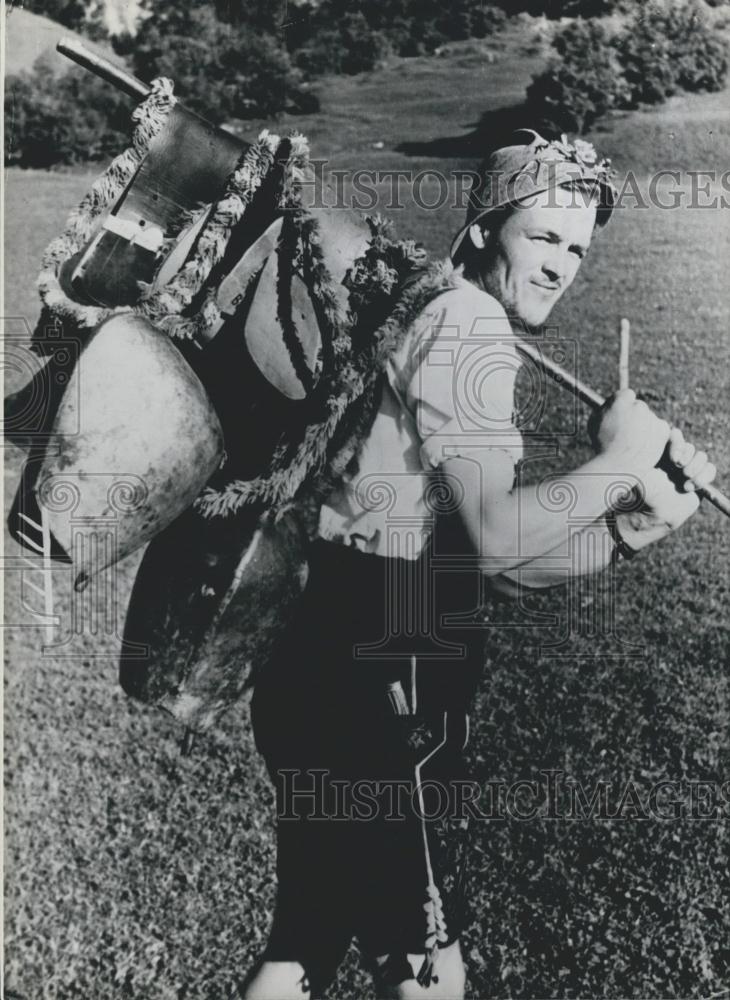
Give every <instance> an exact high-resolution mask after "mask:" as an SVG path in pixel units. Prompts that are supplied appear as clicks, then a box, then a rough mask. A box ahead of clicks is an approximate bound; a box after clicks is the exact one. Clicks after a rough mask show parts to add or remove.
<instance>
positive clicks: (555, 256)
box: [542, 248, 566, 284]
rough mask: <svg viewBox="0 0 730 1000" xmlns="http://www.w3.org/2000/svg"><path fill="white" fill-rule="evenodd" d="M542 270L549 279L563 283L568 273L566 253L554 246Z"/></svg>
mask: <svg viewBox="0 0 730 1000" xmlns="http://www.w3.org/2000/svg"><path fill="white" fill-rule="evenodd" d="M542 272H543V274H544V275H545V277H546V278H547V279H548V280H549V281H551V282H553V283H555V284H558V283H561V282H562V281H563V279H564V278H565V274H566V260H565V255H564V254H563V253H562V252H561V251H560V250H558V249H556V248H554V249H553V252H552V253H551V254H550V256H549V257H548V258H546V260H544V261H543V264H542Z"/></svg>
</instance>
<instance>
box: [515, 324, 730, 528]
mask: <svg viewBox="0 0 730 1000" xmlns="http://www.w3.org/2000/svg"><path fill="white" fill-rule="evenodd" d="M515 346H516V348H517V350H518V351H520V352H521V353H522V354H524V355H525V357H527V358H529V359H530V360H531V361H533V362H534V363H535V365H536V366H537V367H538V368H539V369H540V371H541V372H544V373H545V374H546V375H547V376H548V377H549V378H551V379H552V380H553V382H555V383H556V384H557V385H559V386H560V387H561V388H562V389H567V390H568V392H571V393H572V394H573V395H574V396H577V397H578V399H580V400H582V402H584V403H587V404H588V406H590V407H591V408H592V409H594V410H599V409H600V408H601V407H602V406H605V405H606V400H605V398H604V397H603V396H602V395H601V394H600V393H599V392H596V391H595V389H591V387H590V386H589V385H586V383H585V382H581V380H580V379H578V378H576V377H575V376H574V375H571V374H570V372H567V371H566V370H565V369H564V368H561V367H560V365H556V364H555V362H554V361H549V360H548V359H547V358H546V357H544V356H543V354H542V352H541V351H540V349H539V348H538V347H534V346H533V345H532V344H528V343H526V342H525V341H524V340H517V342H516V344H515ZM697 496H700V497H704V499H705V500H709V501H710V503H711V504H712V505H713V507H717V509H718V510H719V511H721V512H722V513H723V514H725V515H726V516H727V517H730V497H726V496H725V494H724V493H721V492H720V490H718V489H717V487H716V486H713V485H712V484H710V485H709V486H703V487H702V489H700V490H697Z"/></svg>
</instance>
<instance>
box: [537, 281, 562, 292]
mask: <svg viewBox="0 0 730 1000" xmlns="http://www.w3.org/2000/svg"><path fill="white" fill-rule="evenodd" d="M531 283H532V284H533V285H536V286H537V287H538V288H541V289H542V290H543V291H544V292H557V291H559V289H560V285H546V284H544V283H543V282H542V281H532V282H531Z"/></svg>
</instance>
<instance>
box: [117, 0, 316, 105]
mask: <svg viewBox="0 0 730 1000" xmlns="http://www.w3.org/2000/svg"><path fill="white" fill-rule="evenodd" d="M131 55H132V61H133V65H134V70H135V72H136V73H137V75H138V76H140V77H141V78H142V79H143V80H151V79H153V78H154V77H156V76H169V77H170V78H171V79H173V80H174V81H175V93H176V95H177V96H178V97H179V98H180V99H181V100H182V101H183V103H184V104H185V105H186V106H187V107H189V108H191V109H192V110H194V111H197V112H198V113H199V114H201V115H204V116H205V117H206V118H208V119H210V120H211V121H213V122H215V123H220V122H223V121H227V120H229V119H231V118H244V119H245V118H262V117H268V116H272V115H276V114H278V113H279V112H280V111H284V110H288V111H295V112H296V111H300V110H303V109H304V108H306V109H307V110H313V109H314V105H316V99H315V98H314V95H312V94H311V93H310V92H309V91H308V90H307V87H306V85H305V84H304V80H303V77H302V74H301V72H300V71H299V70H298V69H297V68H296V67H294V66H293V65H292V62H291V58H290V56H289V54H288V53H287V51H286V49H285V48H283V46H282V45H281V44H280V43H279V42H278V40H277V39H276V38H274V36H273V35H268V34H265V33H260V32H258V33H257V32H256V31H254V30H252V29H251V28H250V27H248V26H247V25H245V24H226V23H224V22H222V21H219V20H218V18H217V17H216V15H215V13H214V11H212V10H210V9H208V8H207V7H205V6H199V5H198V6H194V5H189V6H187V7H181V8H178V9H177V10H173V11H169V10H168V9H166V8H162V9H161V10H160V11H158V12H157V13H153V15H152V16H151V17H149V18H148V19H147V20H145V21H144V23H143V24H142V26H141V28H140V31H139V33H138V35H137V38H136V39H135V44H134V47H133V48H132V50H131Z"/></svg>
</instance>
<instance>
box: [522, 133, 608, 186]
mask: <svg viewBox="0 0 730 1000" xmlns="http://www.w3.org/2000/svg"><path fill="white" fill-rule="evenodd" d="M535 156H536V157H537V159H538V160H540V161H541V162H543V163H576V164H577V165H578V166H579V167H580V168H581V171H585V172H586V174H587V175H588V176H589V177H593V178H598V179H600V180H603V181H605V182H606V183H609V182H610V180H611V177H612V176H613V170H612V169H611V161H610V160H609V159H606V158H604V159H601V160H599V159H598V153H597V152H596V149H595V146H594V145H593V143H591V142H586V140H585V139H576V140H575V142H571V141H570V140H569V139H568V137H567V135H565V133H563V135H561V137H560V139H553V140H552V141H551V142H547V143H546V144H545V145H544V146H541V147H540V148H539V149H538V150H537V151H536V153H535Z"/></svg>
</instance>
